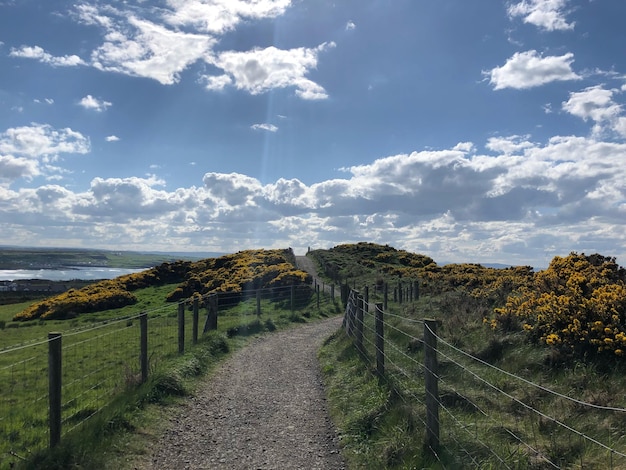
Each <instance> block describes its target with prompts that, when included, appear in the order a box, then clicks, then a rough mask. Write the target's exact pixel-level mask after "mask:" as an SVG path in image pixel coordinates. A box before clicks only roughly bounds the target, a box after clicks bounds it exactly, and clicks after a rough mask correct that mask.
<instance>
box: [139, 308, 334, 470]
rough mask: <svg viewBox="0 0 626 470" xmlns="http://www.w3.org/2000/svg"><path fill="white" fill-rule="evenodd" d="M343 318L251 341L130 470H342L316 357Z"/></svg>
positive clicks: (220, 370) (203, 388)
mask: <svg viewBox="0 0 626 470" xmlns="http://www.w3.org/2000/svg"><path fill="white" fill-rule="evenodd" d="M340 324H341V318H338V317H337V318H331V319H328V320H323V321H319V322H316V323H310V324H306V325H302V326H298V327H294V328H292V329H289V330H285V331H282V332H278V333H272V334H269V335H265V336H263V337H261V338H258V339H256V340H254V342H253V343H252V344H251V345H249V346H247V347H246V348H245V349H242V350H241V351H238V352H237V353H235V354H234V355H233V356H232V357H230V358H229V359H228V360H227V361H226V362H225V363H224V364H223V365H222V366H221V367H220V369H219V370H218V371H217V373H216V374H214V375H213V376H212V377H211V378H210V379H208V380H207V382H206V384H205V385H204V386H203V387H201V389H200V391H199V392H198V393H197V394H196V396H194V397H192V398H191V399H189V400H188V401H187V402H186V403H185V404H184V405H183V406H182V408H181V410H180V413H179V414H177V416H176V417H175V418H174V419H173V420H172V423H171V425H170V427H169V429H168V430H167V431H166V432H165V433H164V435H163V436H162V437H161V438H160V440H159V442H155V444H154V446H152V449H153V450H152V454H151V455H150V456H148V457H147V458H146V459H145V460H144V463H143V464H141V465H136V466H135V467H134V468H136V469H159V470H165V469H176V470H179V469H307V470H310V469H332V470H337V469H342V468H345V465H344V462H343V459H342V458H341V454H340V452H339V445H338V437H337V434H336V431H335V428H334V426H333V424H332V422H331V420H330V418H329V416H328V411H327V407H326V401H325V394H324V389H323V384H322V380H321V376H320V371H319V363H318V361H317V356H316V351H317V349H318V348H319V347H320V346H321V343H322V341H323V340H324V339H325V338H327V337H328V336H329V335H331V334H332V333H333V332H335V331H336V330H337V329H338V328H339V326H340Z"/></svg>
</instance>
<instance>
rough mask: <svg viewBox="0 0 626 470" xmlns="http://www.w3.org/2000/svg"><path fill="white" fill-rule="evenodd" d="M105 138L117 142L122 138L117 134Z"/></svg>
mask: <svg viewBox="0 0 626 470" xmlns="http://www.w3.org/2000/svg"><path fill="white" fill-rule="evenodd" d="M104 140H106V141H107V142H117V141H119V140H120V138H119V137H118V136H116V135H108V136H106V137H105V138H104Z"/></svg>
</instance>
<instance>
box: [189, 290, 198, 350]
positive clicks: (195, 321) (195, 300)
mask: <svg viewBox="0 0 626 470" xmlns="http://www.w3.org/2000/svg"><path fill="white" fill-rule="evenodd" d="M199 316H200V299H199V298H198V297H194V298H193V328H192V329H191V331H192V333H191V334H192V338H193V344H196V343H197V342H198V320H199Z"/></svg>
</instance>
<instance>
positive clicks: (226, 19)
mask: <svg viewBox="0 0 626 470" xmlns="http://www.w3.org/2000/svg"><path fill="white" fill-rule="evenodd" d="M167 4H168V5H169V7H170V8H171V11H169V12H167V13H165V14H164V18H165V21H166V22H167V23H169V24H171V25H173V26H176V27H188V26H191V27H193V28H195V29H196V30H198V31H202V32H206V33H211V34H224V33H225V32H227V31H231V30H233V29H234V28H235V26H237V25H238V24H239V23H240V22H241V21H242V20H245V19H262V18H275V17H277V16H280V15H282V14H283V13H284V12H285V10H286V9H287V8H288V7H289V6H290V5H291V0H255V1H244V0H212V1H203V0H168V1H167Z"/></svg>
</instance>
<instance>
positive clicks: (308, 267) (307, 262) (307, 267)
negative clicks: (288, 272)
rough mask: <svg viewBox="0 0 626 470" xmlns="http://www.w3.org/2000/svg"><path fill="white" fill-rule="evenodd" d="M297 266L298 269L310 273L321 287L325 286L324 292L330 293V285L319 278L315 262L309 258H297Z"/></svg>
mask: <svg viewBox="0 0 626 470" xmlns="http://www.w3.org/2000/svg"><path fill="white" fill-rule="evenodd" d="M296 265H297V266H298V269H301V270H302V271H306V272H308V273H309V274H310V275H311V277H312V278H313V280H314V281H316V282H317V284H319V285H320V286H324V290H325V291H326V292H330V285H329V284H325V283H324V282H323V281H322V280H321V279H320V278H319V277H318V276H317V268H316V264H315V261H313V260H312V259H311V258H309V257H308V256H296Z"/></svg>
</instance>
